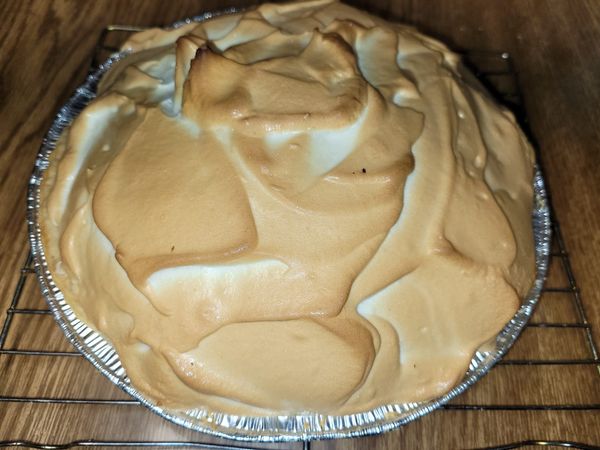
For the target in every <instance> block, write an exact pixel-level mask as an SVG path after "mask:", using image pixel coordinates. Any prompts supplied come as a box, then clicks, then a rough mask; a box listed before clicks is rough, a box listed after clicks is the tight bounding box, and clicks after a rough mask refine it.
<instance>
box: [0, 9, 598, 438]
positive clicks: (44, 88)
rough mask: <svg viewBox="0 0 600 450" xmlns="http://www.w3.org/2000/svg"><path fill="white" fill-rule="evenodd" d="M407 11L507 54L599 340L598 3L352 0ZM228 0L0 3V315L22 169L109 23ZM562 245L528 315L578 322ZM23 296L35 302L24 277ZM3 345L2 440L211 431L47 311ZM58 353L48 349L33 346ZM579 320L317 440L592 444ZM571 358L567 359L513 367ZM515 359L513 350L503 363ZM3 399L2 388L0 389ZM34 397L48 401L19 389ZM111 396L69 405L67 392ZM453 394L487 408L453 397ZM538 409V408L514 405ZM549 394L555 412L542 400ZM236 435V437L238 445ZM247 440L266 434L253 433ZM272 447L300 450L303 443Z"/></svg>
mask: <svg viewBox="0 0 600 450" xmlns="http://www.w3.org/2000/svg"><path fill="white" fill-rule="evenodd" d="M349 3H352V4H355V5H357V6H361V7H363V8H365V9H370V10H372V11H374V12H376V13H377V14H380V15H382V16H384V17H388V18H395V19H400V20H405V21H408V22H411V23H414V24H415V25H416V26H417V27H418V28H419V29H421V30H423V31H425V32H428V33H430V34H432V35H434V36H436V37H439V38H440V39H442V40H444V41H445V42H447V43H449V44H450V46H451V47H453V48H456V49H485V50H498V51H506V52H509V53H510V54H511V55H512V58H513V60H514V63H515V66H516V68H517V70H518V76H519V82H520V86H521V90H522V97H523V100H524V104H525V108H526V111H527V117H528V118H529V128H530V130H531V133H532V135H533V137H534V138H535V141H536V143H537V146H538V148H539V152H540V158H541V162H542V165H543V168H544V171H545V176H546V179H547V181H548V183H549V188H550V193H551V196H552V203H553V205H554V213H555V216H556V217H557V218H558V221H559V222H560V224H561V229H562V233H563V235H564V238H565V243H566V246H567V249H568V250H569V260H570V262H571V264H572V268H573V273H574V274H575V277H576V279H577V284H578V287H579V293H580V295H581V300H582V302H583V306H584V309H585V311H586V313H587V317H588V319H589V321H590V323H591V324H592V331H593V334H594V337H595V341H596V343H600V270H599V269H598V263H599V262H600V201H599V200H598V198H599V196H600V176H599V174H600V144H599V142H600V127H599V126H598V124H599V123H600V112H599V108H598V105H600V2H598V1H597V0H588V1H586V0H572V1H570V0H492V1H484V0H412V1H411V0H403V1H391V0H381V1H352V2H349ZM243 4H249V2H242V1H236V0H230V1H226V2H223V1H193V0H179V1H168V2H167V1H161V0H77V1H75V0H72V1H68V0H62V1H59V0H48V1H43V0H0V11H1V12H2V21H1V22H0V68H1V69H0V70H1V75H0V205H1V206H0V230H2V232H1V233H0V327H1V326H2V324H3V323H4V319H5V311H6V309H7V308H8V305H9V304H10V302H11V299H12V294H13V292H14V289H15V286H16V284H17V281H18V279H19V276H20V273H19V268H20V267H21V266H22V265H23V262H24V260H25V257H26V254H27V251H28V243H27V239H26V227H25V197H26V189H27V180H28V177H29V174H30V173H31V170H32V165H33V162H34V159H35V156H36V153H37V150H38V148H39V145H40V143H41V140H42V138H43V136H44V133H45V132H46V130H47V129H48V127H49V125H50V123H51V121H52V119H53V117H54V115H55V114H56V111H57V110H58V108H59V107H60V106H61V105H62V104H63V103H64V102H65V101H66V99H67V98H68V97H69V96H70V94H71V92H72V91H73V90H74V89H75V88H76V87H77V86H78V85H79V84H81V82H82V81H83V79H84V77H85V75H86V73H87V70H88V67H89V64H90V60H91V56H92V54H93V53H94V46H95V44H96V42H97V40H98V37H99V35H100V32H101V30H102V29H103V28H104V27H105V26H106V25H108V24H115V23H119V24H128V25H140V26H148V25H164V24H168V23H170V22H173V21H175V20H177V19H180V18H182V17H186V16H191V15H194V14H197V13H200V12H202V11H206V10H211V9H217V8H223V7H226V6H231V5H238V6H239V5H243ZM562 261H563V260H562V258H559V257H555V258H553V263H552V267H551V274H550V278H549V281H548V284H547V285H548V287H550V288H552V289H551V290H550V291H549V292H546V293H545V294H544V295H543V297H542V300H541V303H540V306H539V308H538V309H537V311H536V313H535V316H534V319H533V323H538V324H539V323H571V324H576V323H580V322H581V317H580V314H579V311H578V309H577V305H576V303H575V298H574V295H573V293H568V292H562V291H561V288H565V287H568V278H567V276H566V272H565V268H564V266H563V264H562ZM18 307H19V308H27V309H44V308H45V306H44V303H43V300H42V298H41V296H40V294H39V292H38V288H37V285H36V280H35V279H34V278H33V277H32V276H27V277H26V278H25V284H24V289H23V292H22V295H21V297H20V300H19V304H18ZM3 349H4V350H7V349H8V350H10V351H8V352H7V351H4V353H0V441H9V440H27V441H33V442H39V443H52V444H59V443H68V442H71V441H77V440H90V439H95V440H116V441H120V440H135V441H154V440H160V441H195V442H221V443H223V442H224V441H219V440H216V439H212V438H208V437H206V436H204V435H202V434H199V433H194V432H191V431H189V430H185V429H183V428H180V427H177V426H175V425H172V424H170V423H168V422H166V421H164V420H163V419H161V418H159V417H158V416H155V415H154V414H152V413H150V412H149V411H146V410H145V409H144V408H142V407H140V406H137V405H131V404H115V403H109V402H108V401H109V400H127V397H126V396H125V395H124V394H123V393H122V392H120V391H119V390H118V389H116V388H115V387H114V386H112V385H111V384H110V382H109V381H108V380H106V379H104V378H103V377H102V376H100V375H99V374H98V373H96V372H95V370H94V369H93V368H92V367H91V365H90V364H88V363H87V362H86V361H84V360H83V359H82V358H81V357H80V356H77V355H70V354H69V352H72V351H73V350H72V348H71V347H70V345H69V344H68V343H67V342H66V340H65V339H64V337H63V336H62V334H61V332H60V330H59V329H58V327H57V326H56V325H55V324H54V322H53V320H52V317H51V316H49V315H46V314H26V313H19V314H14V315H13V318H12V322H11V326H10V330H9V333H8V335H7V339H6V342H5V343H4V346H3ZM35 350H45V351H50V352H59V353H58V354H57V355H54V356H44V355H38V356H36V355H35V354H31V353H27V352H31V351H35ZM593 356H594V355H593V354H592V353H591V349H590V347H589V345H588V341H587V336H586V334H585V329H584V328H581V327H570V328H553V327H539V326H538V327H536V326H533V327H530V328H528V329H527V330H526V331H525V332H524V334H523V336H522V337H521V339H520V340H519V341H518V343H517V344H516V345H515V347H514V348H513V349H512V350H511V352H510V354H509V355H508V356H507V357H506V358H505V364H503V365H500V366H498V367H496V368H495V369H493V370H492V371H491V372H490V374H489V375H487V376H486V377H484V379H483V380H481V381H480V382H479V383H478V384H477V385H476V386H474V387H473V388H472V389H470V390H469V391H468V392H467V393H466V394H465V395H463V396H460V397H459V398H457V399H455V400H454V401H453V402H452V403H451V405H449V406H448V407H447V408H445V409H442V410H439V411H436V412H434V413H432V414H430V415H428V416H426V417H424V418H423V419H421V420H418V421H416V422H414V423H411V424H409V425H408V426H406V427H403V428H402V429H399V430H396V431H392V432H388V433H385V434H383V435H380V436H373V437H368V438H361V439H354V440H340V441H323V442H314V443H313V444H312V448H313V449H342V448H344V449H346V448H349V449H365V448H367V449H395V448H423V449H430V448H482V447H490V446H497V445H502V444H508V443H511V442H518V441H524V440H530V439H545V440H560V441H577V442H584V443H588V444H595V445H600V410H598V409H592V408H591V407H592V406H594V405H596V406H597V405H599V404H600V373H599V371H598V367H596V366H594V365H589V364H583V363H577V361H585V360H589V359H590V358H592V357H593ZM531 359H533V360H535V361H541V362H544V361H545V362H548V361H556V360H570V361H575V363H570V364H535V365H523V364H519V362H520V361H523V360H531ZM511 362H512V363H511ZM5 397H10V398H11V399H12V400H10V401H3V400H2V399H3V398H5ZM40 397H41V398H44V399H47V402H42V403H40V402H32V401H27V399H31V398H40ZM69 398H71V399H73V398H75V399H88V400H89V399H91V400H107V402H104V403H102V402H96V403H91V404H89V403H81V404H69V403H64V402H62V401H61V400H62V399H69ZM460 405H463V406H464V405H467V406H469V405H470V406H474V407H475V406H481V407H484V409H481V408H480V409H477V408H473V409H460V408H459V406H460ZM532 405H533V406H535V407H536V408H537V409H533V410H531V409H524V408H525V407H530V406H532ZM544 406H546V407H549V408H550V409H544ZM236 445H242V444H239V443H238V444H236ZM253 447H256V448H262V447H265V446H260V445H253ZM266 447H268V448H301V445H300V444H294V445H289V444H287V445H284V444H281V445H275V446H273V445H271V446H266Z"/></svg>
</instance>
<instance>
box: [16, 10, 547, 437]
mask: <svg viewBox="0 0 600 450" xmlns="http://www.w3.org/2000/svg"><path fill="white" fill-rule="evenodd" d="M232 12H236V10H234V9H230V10H226V11H224V12H223V13H232ZM223 13H206V14H204V15H202V16H197V17H194V18H191V19H186V20H184V21H180V22H177V23H176V24H174V27H177V26H181V25H183V24H186V23H190V22H192V21H202V20H206V19H209V18H211V17H214V16H216V15H219V14H223ZM125 56H127V54H126V53H116V54H113V55H112V56H111V57H109V58H108V59H107V60H106V61H105V62H104V63H103V64H101V65H100V66H99V68H98V69H96V70H95V71H93V72H91V73H90V74H89V75H88V77H87V79H86V81H85V82H84V83H83V84H82V85H81V86H80V87H79V88H78V89H77V90H76V91H75V93H74V94H73V95H72V96H71V98H70V99H69V101H68V102H67V103H66V104H65V105H64V106H63V107H62V108H61V109H60V111H59V112H58V114H57V116H56V118H55V119H54V122H53V123H52V126H51V127H50V129H49V131H48V132H47V134H46V136H45V138H44V140H43V142H42V145H41V148H40V150H39V153H38V156H37V159H36V162H35V166H34V170H33V174H32V176H31V179H30V182H29V190H28V196H27V222H28V227H29V240H30V243H31V252H32V255H33V261H34V267H35V270H36V274H37V278H38V281H39V283H40V287H41V291H42V294H43V296H44V297H45V299H46V301H47V303H48V305H49V308H50V310H51V311H52V313H53V315H54V318H55V320H56V322H57V323H58V325H59V326H60V328H61V329H62V330H63V332H64V333H65V335H66V337H67V339H68V340H69V341H70V342H71V343H72V344H73V345H74V346H75V348H76V349H77V350H78V351H79V352H80V353H81V354H82V355H83V356H85V358H86V359H87V360H88V361H89V362H91V363H92V365H93V366H94V367H95V368H96V369H97V370H99V371H100V372H101V373H102V374H103V375H105V376H106V377H107V378H108V379H110V380H111V381H112V382H113V383H114V384H115V385H117V386H118V387H119V388H121V389H122V390H123V391H125V392H127V393H128V394H129V395H131V396H132V397H133V398H134V399H136V400H138V401H139V402H140V403H141V404H142V405H144V406H146V407H148V408H149V409H151V410H152V411H154V412H155V413H156V414H158V415H160V416H162V417H163V418H165V419H167V420H169V421H171V422H174V423H176V424H178V425H181V426H184V427H186V428H190V429H193V430H196V431H200V432H204V433H207V434H210V435H213V436H217V437H222V438H229V439H235V440H240V441H257V442H286V441H287V442H291V441H307V440H313V439H335V438H350V437H358V436H365V435H371V434H378V433H382V432H385V431H388V430H391V429H394V428H398V427H400V426H402V425H405V424H407V423H409V422H411V421H413V420H415V419H417V418H419V417H421V416H423V415H425V414H427V413H430V412H432V411H434V410H435V409H438V408H439V407H440V406H442V405H444V404H445V403H447V402H448V401H450V400H451V399H453V398H454V397H456V396H457V395H459V394H461V393H462V392H464V391H465V390H466V389H467V388H468V387H469V386H471V385H472V384H474V383H475V382H476V381H478V380H479V379H480V378H481V377H483V376H484V375H485V374H486V373H487V372H488V371H489V370H490V369H491V368H492V367H493V366H494V364H495V363H496V362H498V361H499V360H500V359H501V358H502V357H503V356H504V355H505V354H506V352H507V351H508V349H509V348H510V347H511V346H512V344H513V343H514V342H515V341H516V339H517V337H518V336H519V334H520V333H521V331H522V330H523V328H524V327H525V326H526V324H527V322H528V320H529V318H530V317H531V315H532V314H533V311H534V308H535V305H536V304H537V302H538V299H539V296H540V294H541V289H542V286H543V282H544V279H545V277H546V273H547V269H548V263H549V256H550V249H551V222H550V208H549V202H548V198H547V195H546V189H545V186H544V180H543V176H542V173H541V170H540V168H539V167H537V166H536V169H535V175H534V180H533V189H534V204H533V210H532V224H533V231H534V240H535V260H536V277H535V282H534V284H533V286H532V288H531V290H530V292H529V294H528V295H527V297H526V298H525V300H524V302H523V303H522V305H521V307H520V308H519V310H518V311H517V313H516V314H515V315H514V316H513V318H512V319H511V320H510V321H509V322H508V323H507V324H506V326H505V327H504V329H503V330H502V331H501V332H500V333H499V334H498V335H497V336H496V340H495V347H494V348H492V349H490V348H486V349H485V350H483V349H482V350H480V351H477V352H476V353H475V355H474V356H473V358H472V360H471V363H470V365H469V368H468V370H467V372H466V373H465V376H464V377H463V379H462V380H461V382H460V383H459V384H458V385H456V386H455V387H454V388H453V389H452V390H450V391H449V392H448V393H446V394H445V395H443V396H441V397H438V398H435V399H433V400H430V401H424V402H418V403H401V404H387V405H382V406H379V407H376V408H373V409H371V410H369V411H366V412H360V413H355V414H348V415H342V416H330V415H321V414H316V413H315V414H303V415H291V416H264V417H263V416H257V417H254V416H238V415H231V414H225V413H222V412H218V411H213V410H210V409H207V408H202V407H200V408H196V409H191V410H185V411H181V410H171V409H166V408H162V407H160V406H158V405H156V404H155V403H153V401H152V400H150V399H148V398H146V397H144V395H143V394H142V393H141V392H139V391H138V390H136V388H135V387H134V386H132V385H131V382H130V380H129V378H128V377H127V374H126V372H125V369H124V368H123V366H122V365H121V361H120V359H119V356H118V354H117V352H116V350H115V349H114V347H113V346H112V345H111V343H110V342H108V341H107V340H106V339H104V337H103V336H102V335H100V334H99V333H98V332H96V331H95V330H93V329H92V328H91V327H89V326H88V325H87V324H85V323H84V322H83V321H81V320H80V319H79V318H78V317H77V316H76V314H75V313H74V312H73V310H72V309H71V307H70V306H69V303H68V301H67V300H66V299H65V298H64V295H63V293H62V292H61V291H60V289H59V288H58V287H57V286H56V284H55V283H54V280H53V278H52V274H51V273H50V271H49V268H48V265H47V262H46V257H45V253H44V247H43V244H42V240H41V232H40V224H39V213H40V184H41V180H42V177H43V174H44V171H45V170H46V168H47V167H48V165H49V156H50V154H51V153H52V151H53V150H54V148H55V146H56V143H57V140H58V138H59V137H60V135H61V134H62V132H63V130H64V129H65V128H67V127H68V126H69V125H70V124H71V122H72V121H73V119H74V118H75V117H77V115H78V114H79V113H80V112H81V111H82V109H83V108H84V107H85V106H87V104H88V103H89V102H90V101H91V100H93V99H94V98H95V96H96V88H97V86H98V83H99V81H100V79H101V78H102V76H103V75H104V74H105V73H106V72H107V71H108V70H109V69H110V67H111V66H112V65H113V64H114V63H115V62H117V61H119V60H120V59H122V58H124V57H125Z"/></svg>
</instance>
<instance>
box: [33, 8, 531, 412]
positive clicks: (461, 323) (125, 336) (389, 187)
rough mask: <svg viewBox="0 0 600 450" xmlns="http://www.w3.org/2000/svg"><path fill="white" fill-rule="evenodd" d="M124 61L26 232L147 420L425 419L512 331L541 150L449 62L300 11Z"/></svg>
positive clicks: (273, 13)
mask: <svg viewBox="0 0 600 450" xmlns="http://www.w3.org/2000/svg"><path fill="white" fill-rule="evenodd" d="M123 49H124V50H127V51H129V52H131V54H130V55H129V56H128V57H126V58H124V59H123V60H121V61H119V62H118V63H117V64H115V65H114V67H113V68H112V69H111V71H110V72H109V73H108V74H107V75H106V76H105V78H104V79H103V80H102V82H101V84H100V86H99V93H98V97H97V99H96V100H95V101H93V102H92V103H91V104H90V105H89V106H88V107H87V108H86V109H85V110H84V111H82V113H81V114H80V116H79V117H78V118H77V119H76V120H75V121H74V122H73V124H72V125H71V126H70V127H69V128H68V129H67V130H66V131H65V132H64V134H63V136H62V137H61V139H60V141H59V144H58V145H57V148H56V150H55V151H54V152H53V154H52V155H51V164H50V166H49V168H48V170H47V172H46V174H45V176H44V180H43V184H42V189H41V197H42V208H41V218H40V222H41V227H42V239H43V242H44V245H45V247H46V255H47V259H48V265H49V267H50V268H51V271H52V272H53V276H54V279H55V280H56V283H57V285H58V286H59V288H60V289H61V290H62V292H63V293H64V294H65V298H66V299H67V300H68V302H69V304H70V305H71V306H72V307H73V309H74V310H75V311H76V312H77V314H78V316H79V317H81V318H82V319H83V320H84V321H85V322H87V323H88V324H90V325H91V326H92V327H94V328H95V329H97V330H98V331H99V332H101V333H102V334H103V335H104V336H105V337H106V338H107V339H108V340H109V341H110V342H111V343H112V344H113V345H114V346H115V348H116V349H117V351H118V353H119V356H120V358H121V360H122V362H123V365H124V367H125V368H126V370H127V374H128V376H129V378H130V379H131V381H132V384H133V385H134V386H135V387H136V388H137V389H138V390H140V391H141V392H143V393H144V394H145V395H147V396H148V397H149V398H152V399H154V400H155V401H156V403H157V404H158V405H164V406H168V407H170V408H182V409H188V408H193V407H197V406H200V405H202V406H207V407H210V408H214V409H215V410H219V411H223V412H227V413H231V414H242V415H264V414H274V413H275V414H281V413H285V414H288V413H292V414H293V413H302V412H319V413H326V414H345V413H351V412H358V411H365V410H368V409H370V408H373V407H375V406H379V405H383V404H387V403H407V402H414V401H420V400H427V399H431V398H433V397H436V396H439V395H441V394H443V393H444V392H447V391H448V390H449V389H451V388H452V386H453V385H454V384H456V383H457V382H458V381H459V380H460V378H461V377H462V375H463V374H464V372H465V370H466V368H467V366H468V364H469V361H470V360H471V357H472V355H473V353H474V352H475V351H476V350H477V349H478V348H480V347H481V346H482V345H484V344H485V343H486V342H487V341H489V340H490V339H492V338H493V337H494V336H495V335H496V334H497V333H498V332H499V331H500V329H501V328H502V327H503V326H504V324H505V323H506V322H507V321H508V320H509V319H510V318H511V317H512V315H513V314H514V313H515V311H516V309H517V307H518V305H519V303H520V299H521V298H522V297H523V296H524V295H525V294H526V293H527V291H528V290H529V288H530V286H531V283H532V282H533V277H534V271H535V265H534V256H533V255H534V253H533V235H532V229H531V208H532V188H531V180H532V177H533V163H534V157H533V152H532V150H531V147H530V145H529V144H528V143H527V141H526V139H525V138H524V137H523V134H522V133H521V131H520V130H519V128H518V126H517V125H516V123H515V120H514V118H513V117H512V115H511V114H510V113H509V112H508V111H506V110H504V109H503V108H501V107H499V106H498V105H497V104H495V102H494V101H493V100H492V99H491V98H490V97H489V96H488V94H487V93H486V92H485V91H484V90H483V89H482V88H481V87H480V86H479V85H478V83H477V82H476V81H474V79H473V78H472V76H471V75H470V74H469V73H468V72H467V71H465V70H464V69H463V67H462V65H461V63H460V60H459V58H458V57H457V56H456V55H455V54H453V53H451V52H450V51H449V50H448V49H447V48H446V47H444V46H443V45H442V44H440V43H438V42H437V41H434V40H432V39H430V38H427V37H425V36H423V35H421V34H419V33H418V32H416V31H414V30H413V29H411V28H408V27H405V26H401V25H398V24H392V23H389V22H386V21H383V20H382V19H379V18H376V17H373V16H371V15H368V14H366V13H364V12H361V11H359V10H356V9H354V8H351V7H349V6H346V5H343V4H341V3H338V2H336V1H331V0H310V1H304V2H299V3H292V4H277V5H275V4H264V5H261V6H259V7H257V8H255V9H252V10H250V11H247V12H244V13H237V14H231V15H225V16H220V17H216V18H213V19H211V20H208V21H206V22H202V23H190V24H188V25H184V26H182V27H180V28H177V29H172V30H159V29H152V30H148V31H144V32H141V33H137V34H135V35H134V36H132V38H131V39H130V40H129V41H128V42H127V43H126V44H125V45H124V48H123Z"/></svg>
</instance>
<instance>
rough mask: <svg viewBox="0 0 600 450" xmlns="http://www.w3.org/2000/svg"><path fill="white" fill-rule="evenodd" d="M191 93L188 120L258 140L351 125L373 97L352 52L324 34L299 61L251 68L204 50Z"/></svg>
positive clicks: (192, 78)
mask: <svg viewBox="0 0 600 450" xmlns="http://www.w3.org/2000/svg"><path fill="white" fill-rule="evenodd" d="M185 89H186V90H187V92H186V93H184V103H183V114H184V115H185V116H187V117H190V118H191V119H193V120H195V121H197V122H198V123H199V124H200V126H203V127H211V126H212V125H214V124H218V125H225V126H230V127H232V128H233V129H235V130H238V131H242V132H243V133H244V134H248V135H254V136H263V135H264V134H265V132H284V131H299V130H306V131H311V130H316V129H322V128H329V129H331V128H340V127H342V126H344V125H349V124H350V123H352V122H354V121H356V119H357V118H358V116H359V115H360V114H361V112H362V110H363V108H364V106H365V104H366V97H367V84H366V82H365V80H363V79H362V77H360V76H359V72H358V68H357V67H356V59H355V56H354V54H353V52H352V49H351V48H349V47H348V45H347V44H346V43H345V42H344V41H343V40H342V39H340V38H339V37H338V36H337V35H325V34H321V33H319V32H318V31H316V32H315V33H314V35H313V38H312V40H311V41H310V43H309V45H308V46H307V47H306V48H305V49H304V50H303V51H302V52H301V53H300V54H299V55H297V56H289V57H282V58H273V59H268V60H265V61H260V62H256V63H254V64H251V65H245V64H239V63H237V62H234V61H231V60H229V59H227V58H225V57H223V56H220V55H217V54H215V53H214V52H212V51H210V50H209V49H205V50H201V51H199V52H198V53H197V55H196V58H195V60H194V61H193V62H192V66H191V69H190V73H189V76H188V82H187V84H186V86H185Z"/></svg>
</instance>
